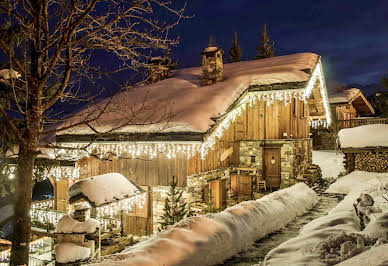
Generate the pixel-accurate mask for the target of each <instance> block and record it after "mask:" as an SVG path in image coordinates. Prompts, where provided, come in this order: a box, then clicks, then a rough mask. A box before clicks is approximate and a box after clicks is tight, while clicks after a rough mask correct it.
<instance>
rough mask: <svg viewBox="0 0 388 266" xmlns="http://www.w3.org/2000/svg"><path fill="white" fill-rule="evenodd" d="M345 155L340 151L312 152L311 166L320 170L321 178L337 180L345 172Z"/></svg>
mask: <svg viewBox="0 0 388 266" xmlns="http://www.w3.org/2000/svg"><path fill="white" fill-rule="evenodd" d="M344 157H345V155H344V154H343V153H342V152H340V151H331V150H330V151H313V158H312V159H313V164H316V165H318V166H319V167H320V168H321V170H322V178H323V179H328V178H338V176H339V175H340V174H341V173H343V172H346V170H345V167H344Z"/></svg>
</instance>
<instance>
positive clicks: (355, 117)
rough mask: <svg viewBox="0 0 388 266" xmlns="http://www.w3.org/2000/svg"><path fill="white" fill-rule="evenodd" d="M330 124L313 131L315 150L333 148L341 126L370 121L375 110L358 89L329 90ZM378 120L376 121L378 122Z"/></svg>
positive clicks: (346, 126)
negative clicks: (328, 126) (327, 126)
mask: <svg viewBox="0 0 388 266" xmlns="http://www.w3.org/2000/svg"><path fill="white" fill-rule="evenodd" d="M329 102H330V110H331V118H332V124H331V127H330V128H328V129H327V128H317V129H315V130H314V131H313V146H314V149H317V150H333V149H336V147H337V143H336V140H337V132H338V131H339V130H340V129H342V128H349V127H355V126H359V125H363V124H368V123H371V121H370V120H365V118H370V117H371V116H373V115H374V114H375V110H374V109H373V107H372V105H371V104H370V103H369V101H368V100H367V99H366V98H365V96H364V94H363V93H362V91H361V90H360V89H357V88H346V87H343V88H338V89H335V90H329ZM378 122H379V121H377V123H378Z"/></svg>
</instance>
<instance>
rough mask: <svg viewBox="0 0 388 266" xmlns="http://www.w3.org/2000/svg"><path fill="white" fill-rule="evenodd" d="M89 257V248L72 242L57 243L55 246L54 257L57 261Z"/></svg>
mask: <svg viewBox="0 0 388 266" xmlns="http://www.w3.org/2000/svg"><path fill="white" fill-rule="evenodd" d="M89 257H90V248H86V247H81V246H78V245H76V244H73V243H68V242H64V243H59V244H57V245H56V246H55V259H56V261H57V262H59V263H70V262H76V261H83V260H86V259H88V258H89Z"/></svg>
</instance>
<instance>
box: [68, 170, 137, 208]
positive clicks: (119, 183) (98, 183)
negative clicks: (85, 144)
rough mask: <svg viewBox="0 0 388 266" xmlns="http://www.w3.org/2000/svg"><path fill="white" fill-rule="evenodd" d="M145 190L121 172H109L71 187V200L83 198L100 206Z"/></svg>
mask: <svg viewBox="0 0 388 266" xmlns="http://www.w3.org/2000/svg"><path fill="white" fill-rule="evenodd" d="M141 193H144V191H143V190H142V189H141V188H140V187H138V186H137V185H136V184H135V183H133V182H132V181H130V180H128V179H127V178H126V177H125V176H123V175H122V174H119V173H109V174H104V175H97V176H92V177H89V178H85V179H82V180H80V181H78V182H77V183H75V184H74V185H72V186H71V187H70V188H69V201H70V203H72V202H75V201H77V200H79V199H81V198H83V199H85V200H87V201H88V202H89V203H90V204H91V205H92V206H94V207H99V206H102V205H105V204H108V203H111V202H115V201H117V200H121V199H126V198H130V197H133V196H136V195H138V194H141Z"/></svg>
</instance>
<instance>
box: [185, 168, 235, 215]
mask: <svg viewBox="0 0 388 266" xmlns="http://www.w3.org/2000/svg"><path fill="white" fill-rule="evenodd" d="M232 171H233V168H224V169H216V170H212V171H208V172H204V173H200V174H196V175H191V176H188V177H187V195H188V203H189V204H191V205H192V206H196V207H197V208H200V207H199V206H198V203H203V200H202V190H203V187H204V186H205V185H206V184H208V183H209V181H211V180H215V179H220V178H222V179H226V180H227V182H226V188H227V196H228V195H229V193H230V192H229V188H230V173H231V172H232ZM228 198H229V196H228ZM199 211H200V210H199Z"/></svg>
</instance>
